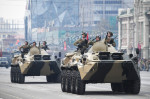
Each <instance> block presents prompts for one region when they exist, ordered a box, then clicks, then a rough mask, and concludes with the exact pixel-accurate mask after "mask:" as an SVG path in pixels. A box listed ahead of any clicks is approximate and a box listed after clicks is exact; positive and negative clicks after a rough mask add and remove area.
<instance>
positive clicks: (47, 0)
mask: <svg viewBox="0 0 150 99" xmlns="http://www.w3.org/2000/svg"><path fill="white" fill-rule="evenodd" d="M78 3H79V2H78V0H69V1H68V0H61V1H60V0H27V10H26V16H25V31H26V33H25V34H26V39H27V40H37V39H38V40H47V39H51V37H50V36H51V32H52V31H54V32H55V33H54V34H57V35H54V36H55V38H58V37H60V36H61V34H60V32H63V31H67V30H69V29H70V31H71V27H77V26H78V25H79V7H78V5H79V4H78ZM66 28H67V30H66ZM35 31H36V33H37V36H36V38H37V39H35V37H34V36H33V35H36V34H35ZM56 31H57V32H56ZM56 36H57V37H56ZM46 37H50V38H46ZM51 40H52V39H51Z"/></svg>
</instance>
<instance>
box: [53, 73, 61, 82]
mask: <svg viewBox="0 0 150 99" xmlns="http://www.w3.org/2000/svg"><path fill="white" fill-rule="evenodd" d="M54 82H56V83H60V82H61V74H56V75H54Z"/></svg>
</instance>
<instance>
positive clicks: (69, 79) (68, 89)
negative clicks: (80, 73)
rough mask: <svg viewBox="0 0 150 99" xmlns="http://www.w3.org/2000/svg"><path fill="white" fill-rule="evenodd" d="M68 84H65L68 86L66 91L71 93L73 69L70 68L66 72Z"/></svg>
mask: <svg viewBox="0 0 150 99" xmlns="http://www.w3.org/2000/svg"><path fill="white" fill-rule="evenodd" d="M66 74H67V75H66V85H65V88H66V92H68V93H70V92H71V71H70V70H67V72H66Z"/></svg>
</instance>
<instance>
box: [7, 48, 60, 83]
mask: <svg viewBox="0 0 150 99" xmlns="http://www.w3.org/2000/svg"><path fill="white" fill-rule="evenodd" d="M25 76H46V79H47V82H60V80H61V78H60V76H61V71H60V62H59V61H58V58H56V57H55V58H53V59H52V56H50V55H49V54H48V53H47V52H46V51H45V50H44V49H40V48H38V47H32V48H31V49H29V50H28V51H27V52H26V54H25V55H22V54H21V53H19V54H18V52H17V54H14V57H13V58H12V63H11V71H10V77H11V82H12V83H24V82H25Z"/></svg>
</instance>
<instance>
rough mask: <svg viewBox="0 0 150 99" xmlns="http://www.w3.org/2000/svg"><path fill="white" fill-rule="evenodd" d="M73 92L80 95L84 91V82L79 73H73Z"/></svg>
mask: <svg viewBox="0 0 150 99" xmlns="http://www.w3.org/2000/svg"><path fill="white" fill-rule="evenodd" d="M75 93H76V94H79V95H82V94H84V93H85V83H84V82H83V81H82V80H81V77H80V73H79V72H78V71H76V73H75Z"/></svg>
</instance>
